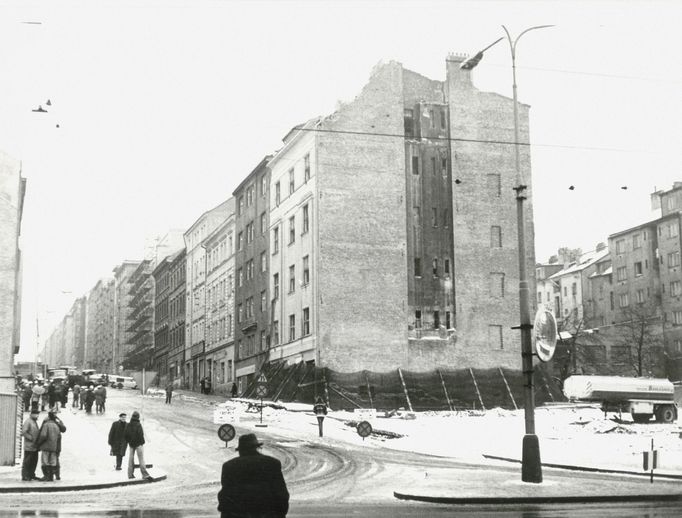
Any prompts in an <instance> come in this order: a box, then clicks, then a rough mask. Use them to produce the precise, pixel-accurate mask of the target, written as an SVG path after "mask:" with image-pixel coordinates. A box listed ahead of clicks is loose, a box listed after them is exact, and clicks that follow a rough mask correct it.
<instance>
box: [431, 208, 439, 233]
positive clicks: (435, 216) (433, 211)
mask: <svg viewBox="0 0 682 518" xmlns="http://www.w3.org/2000/svg"><path fill="white" fill-rule="evenodd" d="M431 226H432V227H434V228H435V227H437V226H438V209H437V208H436V207H433V208H432V209H431Z"/></svg>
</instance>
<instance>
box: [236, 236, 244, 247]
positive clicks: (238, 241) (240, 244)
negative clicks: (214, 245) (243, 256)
mask: <svg viewBox="0 0 682 518" xmlns="http://www.w3.org/2000/svg"><path fill="white" fill-rule="evenodd" d="M243 239H244V232H240V233H239V234H237V250H241V249H242V240H243Z"/></svg>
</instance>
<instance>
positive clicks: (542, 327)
mask: <svg viewBox="0 0 682 518" xmlns="http://www.w3.org/2000/svg"><path fill="white" fill-rule="evenodd" d="M533 331H534V334H535V337H534V338H535V339H534V341H535V352H536V353H537V355H538V358H540V360H542V361H543V362H548V361H549V360H551V359H552V356H554V349H555V347H556V341H557V335H558V333H557V328H556V319H555V318H554V314H553V313H552V312H551V311H548V310H546V309H538V312H537V313H536V314H535V323H534V324H533Z"/></svg>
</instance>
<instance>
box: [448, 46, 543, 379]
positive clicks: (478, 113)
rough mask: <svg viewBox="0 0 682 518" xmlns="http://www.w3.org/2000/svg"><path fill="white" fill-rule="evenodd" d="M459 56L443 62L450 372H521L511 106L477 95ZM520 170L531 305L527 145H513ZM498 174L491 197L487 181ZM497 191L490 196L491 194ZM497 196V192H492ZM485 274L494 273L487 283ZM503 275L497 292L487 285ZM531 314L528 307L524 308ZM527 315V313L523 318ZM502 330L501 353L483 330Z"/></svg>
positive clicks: (523, 138) (522, 121)
mask: <svg viewBox="0 0 682 518" xmlns="http://www.w3.org/2000/svg"><path fill="white" fill-rule="evenodd" d="M463 59H464V58H461V57H459V56H453V55H451V56H449V57H448V60H447V82H446V94H447V101H448V105H449V111H450V139H451V141H450V145H451V157H452V179H453V186H452V187H453V211H452V212H453V225H452V228H453V231H454V254H455V257H454V263H455V264H454V280H455V294H456V328H457V346H456V354H455V356H454V358H453V360H454V362H455V364H454V365H452V367H454V368H462V367H474V368H484V367H490V366H498V367H505V368H510V369H519V368H520V367H521V355H520V334H519V331H518V330H513V329H511V327H512V326H516V325H518V324H519V303H518V282H519V273H518V252H517V250H518V242H517V236H518V233H517V219H516V195H515V191H514V190H513V188H514V187H515V186H516V185H517V179H516V174H515V159H514V145H513V144H504V143H503V144H494V143H491V142H495V141H497V142H513V141H514V118H513V102H512V100H511V99H509V98H507V97H504V96H501V95H498V94H494V93H487V92H481V91H479V90H477V89H476V88H474V86H473V85H472V83H471V72H470V71H468V70H461V69H460V68H459V65H460V63H461V62H462V61H463ZM528 110H529V107H528V106H527V105H523V104H520V105H519V127H520V128H519V129H520V135H519V138H520V142H521V143H528V142H529V129H528ZM520 159H521V170H522V171H523V173H524V179H525V184H526V185H527V189H526V196H527V199H526V201H525V222H526V243H525V244H526V254H525V255H526V270H527V272H528V277H529V282H530V299H531V304H533V294H534V293H535V280H534V271H535V270H534V265H535V254H534V230H533V219H532V214H533V209H532V196H531V193H532V190H531V176H530V150H529V146H527V145H521V146H520ZM498 174H499V186H500V187H499V191H498V190H497V188H496V184H497V180H496V177H495V176H494V175H498ZM496 191H497V192H496ZM498 192H499V194H498ZM491 227H500V228H501V246H499V247H498V246H491V245H492V241H494V238H493V237H492V236H491V233H492V232H491ZM491 274H496V276H493V277H492V280H491ZM499 274H503V276H504V294H503V295H500V293H498V292H497V291H498V290H497V288H498V287H499V286H497V285H495V286H493V285H492V284H491V283H497V282H498V279H499ZM531 311H532V312H534V308H532V307H531ZM531 314H532V313H531ZM490 325H499V326H501V328H502V348H500V347H499V340H495V339H494V338H495V334H494V333H493V334H492V335H490V336H489V331H490V329H489V326H490Z"/></svg>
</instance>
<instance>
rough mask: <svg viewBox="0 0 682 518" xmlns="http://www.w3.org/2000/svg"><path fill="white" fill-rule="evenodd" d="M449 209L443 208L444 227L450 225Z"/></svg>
mask: <svg viewBox="0 0 682 518" xmlns="http://www.w3.org/2000/svg"><path fill="white" fill-rule="evenodd" d="M449 216H450V215H449V213H448V209H443V228H448V226H449V225H450V221H449V219H450V218H449Z"/></svg>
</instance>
